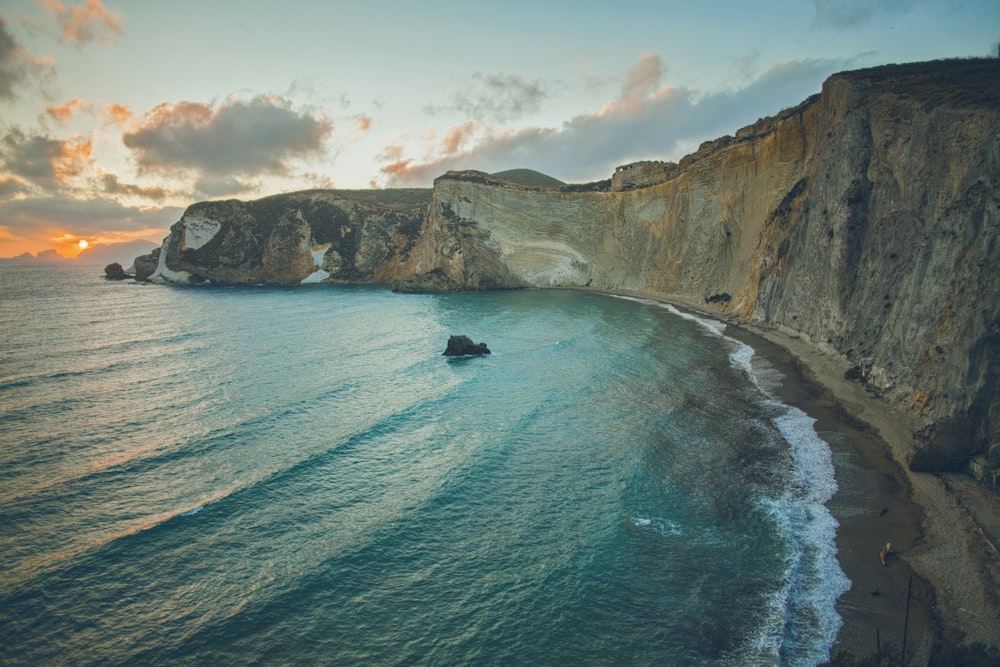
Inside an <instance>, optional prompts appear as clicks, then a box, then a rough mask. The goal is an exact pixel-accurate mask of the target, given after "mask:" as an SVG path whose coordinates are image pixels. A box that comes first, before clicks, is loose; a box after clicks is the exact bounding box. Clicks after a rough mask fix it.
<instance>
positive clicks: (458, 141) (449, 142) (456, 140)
mask: <svg viewBox="0 0 1000 667" xmlns="http://www.w3.org/2000/svg"><path fill="white" fill-rule="evenodd" d="M478 129H479V123H463V124H462V125H455V126H452V127H449V128H448V129H447V130H445V133H444V139H442V140H441V148H442V149H443V150H444V152H445V153H447V154H449V155H450V154H452V153H457V152H458V151H459V149H460V148H461V147H462V144H464V143H465V142H466V141H468V139H469V138H470V137H471V136H472V135H473V134H475V132H476V130H478Z"/></svg>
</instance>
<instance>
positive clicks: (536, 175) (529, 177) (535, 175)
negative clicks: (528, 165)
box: [490, 169, 566, 187]
mask: <svg viewBox="0 0 1000 667" xmlns="http://www.w3.org/2000/svg"><path fill="white" fill-rule="evenodd" d="M490 175H491V176H494V177H496V178H502V179H503V180H505V181H510V182H511V183H517V184H518V185H534V186H542V187H555V186H559V185H566V184H565V183H563V182H562V181H560V180H559V179H557V178H552V177H551V176H546V175H545V174H543V173H541V172H539V171H535V170H534V169H508V170H507V171H498V172H496V173H495V174H490Z"/></svg>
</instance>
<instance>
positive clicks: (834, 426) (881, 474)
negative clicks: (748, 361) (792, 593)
mask: <svg viewBox="0 0 1000 667" xmlns="http://www.w3.org/2000/svg"><path fill="white" fill-rule="evenodd" d="M582 291H591V292H597V293H605V294H613V295H618V296H627V297H634V298H642V299H649V300H651V301H656V302H660V303H667V304H670V305H672V306H674V307H677V308H679V309H681V310H686V311H688V312H690V313H692V314H694V315H697V316H699V317H706V318H711V319H715V320H718V321H720V322H723V323H725V324H726V325H727V328H726V331H725V334H726V335H727V336H729V337H731V338H734V339H736V340H738V341H740V342H742V343H745V344H747V345H749V346H750V347H752V348H753V349H754V351H755V353H756V354H759V355H760V356H761V357H763V358H764V359H766V360H767V361H768V362H770V363H771V365H773V366H774V367H775V369H776V370H778V371H779V372H780V373H781V375H782V378H783V379H782V384H781V386H780V387H779V388H778V389H777V390H776V392H775V393H776V394H777V396H778V398H779V399H780V400H781V401H782V402H784V403H786V404H788V405H791V406H794V407H797V408H799V409H801V410H802V411H804V412H805V413H806V414H807V415H809V416H810V417H811V418H813V419H815V420H816V423H815V424H814V429H815V431H816V433H817V434H818V435H819V436H820V437H821V438H823V440H824V441H826V442H827V443H828V444H829V446H830V449H831V453H832V455H833V461H834V468H835V474H836V479H837V486H838V491H837V493H836V494H835V495H834V497H833V498H832V499H831V500H830V501H829V502H828V503H827V507H828V508H829V509H830V511H831V513H832V514H833V516H834V518H835V519H836V520H837V522H838V524H839V525H838V528H837V536H836V547H837V558H838V560H839V562H840V565H841V569H842V570H843V571H844V574H845V575H846V576H847V578H848V579H849V580H850V581H851V587H850V589H849V590H848V591H847V592H846V593H844V594H843V595H842V596H841V597H840V598H839V599H838V601H837V605H836V608H837V611H838V613H839V614H840V616H841V619H842V621H843V625H842V626H841V628H840V631H839V632H838V634H837V638H836V640H835V642H834V645H833V647H832V649H831V652H830V657H831V659H833V658H834V657H835V656H836V655H837V654H838V653H839V652H841V651H844V652H847V653H850V654H852V655H853V656H854V657H856V658H862V657H868V656H872V655H874V654H875V653H876V651H877V650H879V649H880V650H881V651H882V653H883V655H884V654H885V652H886V650H887V649H888V648H890V647H892V648H895V649H896V650H901V648H902V646H903V643H904V639H905V644H906V658H907V661H908V662H907V664H912V665H926V664H928V661H929V658H930V653H931V650H932V647H933V646H934V645H935V644H941V643H944V644H952V645H959V644H983V645H986V646H996V645H997V644H998V641H1000V639H998V638H1000V552H998V550H997V545H998V544H1000V539H998V538H1000V536H998V535H997V533H998V532H1000V502H998V499H1000V496H997V495H996V494H992V493H991V492H990V491H989V490H985V489H982V488H980V487H978V486H977V484H976V482H975V481H974V480H972V479H971V478H970V477H968V476H966V475H961V474H950V475H934V474H928V473H915V472H912V471H910V470H909V469H908V468H907V467H906V464H905V461H906V455H907V453H908V452H909V451H910V449H911V448H912V433H913V432H914V430H915V426H916V422H915V420H914V419H913V418H912V417H911V416H910V415H908V414H904V413H903V412H902V411H899V410H896V409H893V408H892V407H891V406H890V405H888V404H887V403H885V402H883V401H880V400H879V399H877V398H876V397H873V396H871V395H869V394H868V393H867V392H866V391H865V390H864V388H863V387H861V386H860V385H859V384H857V383H856V382H852V381H850V380H847V379H845V377H844V373H845V371H846V370H847V364H846V363H845V362H843V361H841V360H839V359H835V358H832V357H831V355H828V354H824V353H823V352H821V351H820V350H818V349H816V348H815V347H813V346H812V345H811V344H810V343H809V342H807V341H806V340H803V339H802V338H799V337H797V336H795V335H794V334H790V333H785V332H782V331H779V330H777V329H771V328H762V327H759V326H756V325H753V324H751V323H748V322H743V321H741V320H738V319H736V318H734V317H732V316H730V315H727V314H726V313H722V312H719V311H714V310H708V309H704V308H700V307H698V306H697V305H695V304H690V303H687V302H684V301H681V300H672V299H669V298H667V297H665V296H660V295H651V294H648V293H645V294H644V293H637V292H628V291H617V290H614V291H612V290H599V289H589V288H587V289H583V290H582ZM970 508H971V509H970ZM887 542H889V543H891V544H892V545H893V553H892V554H891V555H890V556H889V557H888V558H887V561H886V565H885V566H883V565H882V563H881V562H880V559H879V552H880V550H881V549H882V547H883V546H884V545H885V543H887ZM907 600H909V605H907Z"/></svg>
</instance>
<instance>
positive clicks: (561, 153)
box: [379, 55, 851, 187]
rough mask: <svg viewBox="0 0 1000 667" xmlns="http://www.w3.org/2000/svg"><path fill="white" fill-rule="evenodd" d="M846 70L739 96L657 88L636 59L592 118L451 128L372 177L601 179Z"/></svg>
mask: <svg viewBox="0 0 1000 667" xmlns="http://www.w3.org/2000/svg"><path fill="white" fill-rule="evenodd" d="M850 66H851V62H850V61H841V60H838V61H834V60H799V61H792V62H788V63H779V64H776V65H774V66H772V67H771V69H769V70H767V71H766V72H765V73H764V74H763V75H761V76H759V77H758V78H757V79H755V80H753V81H751V82H750V83H749V84H748V85H746V86H745V87H743V88H741V89H738V90H724V91H715V92H703V91H698V90H695V89H690V88H671V87H667V86H663V85H661V77H662V73H663V71H664V68H663V67H662V65H661V64H660V63H659V58H658V57H655V56H647V55H643V56H642V57H641V58H640V59H639V61H638V62H637V63H636V64H635V65H634V66H633V67H632V68H630V69H629V71H628V72H627V73H626V74H625V76H624V84H623V86H622V88H621V90H620V92H619V97H618V98H617V99H616V100H613V101H611V102H609V103H608V104H606V105H605V106H604V107H603V108H602V109H600V110H598V111H596V112H594V113H590V114H583V115H580V116H576V117H574V118H571V119H569V120H568V121H566V122H564V123H563V124H562V126H561V127H559V128H539V127H525V128H520V129H512V130H507V131H497V130H496V129H495V128H492V127H490V126H486V125H475V126H469V125H462V126H456V128H453V131H454V132H455V137H456V138H458V137H460V138H461V142H456V141H448V140H447V138H448V137H449V136H450V135H449V134H448V133H446V134H445V137H446V141H444V142H441V143H435V144H434V145H433V146H432V147H431V148H430V149H429V150H428V152H427V154H426V155H425V156H424V157H423V158H420V159H418V158H417V157H415V156H412V155H407V153H406V151H405V150H404V149H403V148H402V147H401V146H400V145H394V146H392V147H388V148H387V149H386V150H384V151H383V152H382V154H381V155H380V156H379V160H380V161H381V162H383V163H385V164H384V165H383V166H382V168H381V173H382V176H383V178H385V179H386V180H387V181H388V183H389V184H392V185H419V186H425V187H426V186H427V185H429V184H430V182H431V181H432V180H433V179H434V178H436V177H437V176H440V175H441V174H443V173H444V172H446V171H448V170H450V169H478V170H481V171H486V172H494V171H502V170H504V169H512V168H518V167H530V168H532V169H537V170H539V171H542V172H544V173H547V174H550V175H552V176H554V177H556V178H559V179H561V180H565V181H576V182H585V181H592V180H599V179H604V178H608V177H609V176H610V175H611V173H612V172H613V171H614V168H615V167H616V166H618V165H621V164H627V163H629V162H634V161H637V160H644V159H655V160H678V159H680V158H681V157H683V156H684V155H685V154H687V153H690V152H692V151H693V150H695V149H696V148H697V146H698V144H700V143H701V142H702V141H705V140H708V139H714V138H717V137H720V136H723V135H726V134H732V133H734V132H735V131H736V130H737V129H739V128H741V127H743V126H745V125H749V124H751V123H753V122H755V121H756V120H757V119H758V118H761V117H764V116H769V115H773V114H775V113H777V112H778V111H780V110H781V109H782V108H787V107H790V106H794V105H795V104H798V103H799V102H801V101H803V100H804V99H805V98H807V97H808V96H809V95H811V94H813V93H815V92H818V90H819V88H820V85H821V83H822V82H823V80H824V79H826V77H828V76H829V75H830V74H832V73H834V72H836V71H840V70H843V69H848V68H849V67H850ZM449 132H451V131H449ZM390 148H391V150H390ZM459 149H460V150H459Z"/></svg>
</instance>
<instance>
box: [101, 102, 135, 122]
mask: <svg viewBox="0 0 1000 667" xmlns="http://www.w3.org/2000/svg"><path fill="white" fill-rule="evenodd" d="M104 113H106V114H107V116H108V118H110V119H111V122H112V123H114V124H115V125H117V126H118V127H125V123H127V122H128V121H129V119H130V118H132V109H131V108H130V107H128V106H126V105H124V104H117V103H112V104H109V105H107V106H106V107H104Z"/></svg>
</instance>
